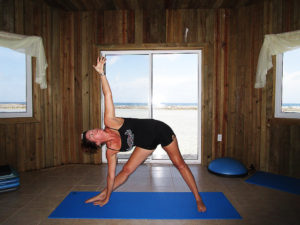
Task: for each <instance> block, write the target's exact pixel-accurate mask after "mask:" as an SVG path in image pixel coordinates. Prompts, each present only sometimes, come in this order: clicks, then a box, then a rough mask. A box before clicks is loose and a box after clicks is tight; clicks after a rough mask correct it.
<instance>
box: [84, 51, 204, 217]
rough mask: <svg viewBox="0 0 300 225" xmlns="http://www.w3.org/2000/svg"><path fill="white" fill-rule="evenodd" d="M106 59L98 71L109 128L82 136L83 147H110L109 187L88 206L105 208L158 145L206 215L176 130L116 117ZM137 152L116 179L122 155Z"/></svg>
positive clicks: (158, 122) (100, 59)
mask: <svg viewBox="0 0 300 225" xmlns="http://www.w3.org/2000/svg"><path fill="white" fill-rule="evenodd" d="M105 62H106V59H105V58H104V57H101V58H98V59H97V65H96V66H94V68H95V70H96V71H97V72H98V73H99V74H100V76H101V81H102V91H103V94H104V101H105V111H104V124H105V126H106V128H105V129H104V130H102V129H93V130H88V131H85V132H84V133H83V134H82V144H83V145H84V146H85V147H88V148H90V150H92V149H94V150H92V151H96V150H97V148H98V147H99V146H100V145H102V144H106V146H107V151H106V158H107V162H108V174H107V186H106V188H105V189H104V190H103V191H102V192H101V193H100V194H99V195H97V196H95V197H93V198H91V199H88V200H87V201H86V203H91V202H93V203H94V205H100V206H103V205H105V204H106V203H107V202H108V201H109V198H110V195H111V193H112V191H113V190H114V189H116V188H117V187H119V186H120V185H121V184H123V183H124V182H125V181H126V180H127V178H128V177H129V175H130V174H131V173H133V172H134V171H135V169H136V168H137V167H138V166H139V165H140V164H141V163H142V162H144V161H145V160H146V159H147V157H148V156H149V155H151V154H152V153H153V151H154V150H155V148H156V147H157V145H158V144H161V145H162V147H163V149H164V150H165V151H166V152H167V154H168V155H169V157H170V159H171V161H172V162H173V164H174V165H175V166H176V168H177V169H178V170H179V172H180V174H181V175H182V177H183V179H184V180H185V182H186V183H187V185H188V186H189V188H190V190H191V191H192V193H193V194H194V196H195V199H196V202H197V207H198V211H199V212H205V211H206V207H205V205H204V204H203V202H202V199H201V197H200V195H199V192H198V189H197V186H196V183H195V179H194V177H193V175H192V173H191V171H190V169H189V167H188V166H187V165H186V163H185V162H184V160H183V158H182V156H181V153H180V151H179V148H178V143H177V139H176V136H175V134H174V132H173V131H172V129H171V128H170V127H169V126H168V125H166V124H165V123H163V122H161V121H157V120H153V119H133V118H119V117H116V116H115V108H114V104H113V98H112V93H111V90H110V86H109V84H108V81H107V79H106V76H105V74H104V70H103V67H104V64H105ZM134 146H135V149H134V151H133V153H132V155H131V156H130V158H129V160H128V161H127V163H126V164H125V165H124V167H123V169H122V171H121V172H120V173H119V174H118V175H117V176H115V171H116V164H117V156H116V154H117V153H118V152H122V151H129V150H131V149H132V148H133V147H134Z"/></svg>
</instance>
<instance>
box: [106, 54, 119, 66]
mask: <svg viewBox="0 0 300 225" xmlns="http://www.w3.org/2000/svg"><path fill="white" fill-rule="evenodd" d="M119 59H120V56H109V60H107V61H106V63H107V65H108V66H111V65H113V64H115V63H116V62H118V61H119Z"/></svg>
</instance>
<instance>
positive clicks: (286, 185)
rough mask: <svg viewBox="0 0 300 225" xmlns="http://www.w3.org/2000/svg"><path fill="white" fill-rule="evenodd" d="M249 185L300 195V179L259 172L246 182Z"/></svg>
mask: <svg viewBox="0 0 300 225" xmlns="http://www.w3.org/2000/svg"><path fill="white" fill-rule="evenodd" d="M246 182H247V183H250V184H257V185H260V186H264V187H268V188H273V189H277V190H281V191H286V192H290V193H293V194H298V195H299V194H300V179H297V178H292V177H287V176H282V175H276V174H272V173H266V172H261V171H258V172H256V173H255V174H254V175H252V176H251V177H250V178H248V179H247V180H246Z"/></svg>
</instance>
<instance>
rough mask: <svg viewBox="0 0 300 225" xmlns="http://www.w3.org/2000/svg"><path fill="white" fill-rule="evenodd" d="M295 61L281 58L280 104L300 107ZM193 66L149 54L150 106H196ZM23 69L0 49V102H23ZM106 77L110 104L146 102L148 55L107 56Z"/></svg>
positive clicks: (189, 59) (20, 58)
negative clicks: (151, 72) (151, 66)
mask: <svg viewBox="0 0 300 225" xmlns="http://www.w3.org/2000/svg"><path fill="white" fill-rule="evenodd" d="M299 59H300V49H297V50H293V51H289V52H286V53H285V54H284V64H283V73H284V78H283V103H298V104H300V88H299V87H300V63H299ZM197 62H198V55H197V54H194V53H191V54H153V98H152V101H153V103H154V104H157V105H159V104H162V103H197V96H198V94H197V93H198V80H197V70H198V68H197V66H198V64H197ZM25 68H26V59H25V55H24V54H22V53H18V52H16V51H13V50H10V49H7V48H4V47H0V102H24V101H26V85H25V84H26V76H25V71H26V70H25ZM106 73H107V77H108V80H109V82H110V85H111V89H112V92H113V96H114V102H120V103H127V102H130V103H147V102H148V100H149V98H150V97H149V96H150V89H149V87H150V76H149V74H150V66H149V56H148V55H107V66H106Z"/></svg>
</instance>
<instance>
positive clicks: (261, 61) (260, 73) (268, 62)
mask: <svg viewBox="0 0 300 225" xmlns="http://www.w3.org/2000/svg"><path fill="white" fill-rule="evenodd" d="M296 48H300V30H298V31H293V32H287V33H281V34H268V35H265V40H264V43H263V45H262V48H261V50H260V53H259V57H258V64H257V71H256V81H255V88H263V87H264V86H265V84H266V75H267V72H268V70H269V69H270V68H271V67H272V66H273V64H272V55H277V54H282V53H284V52H286V51H289V50H293V49H296Z"/></svg>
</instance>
